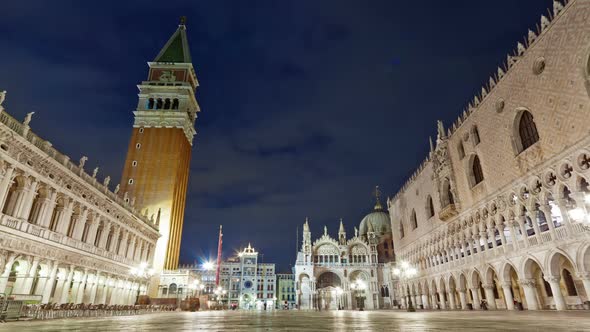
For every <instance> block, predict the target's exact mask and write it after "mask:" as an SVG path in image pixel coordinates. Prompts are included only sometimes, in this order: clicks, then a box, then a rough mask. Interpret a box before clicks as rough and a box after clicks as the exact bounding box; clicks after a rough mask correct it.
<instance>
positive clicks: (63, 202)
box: [0, 162, 155, 262]
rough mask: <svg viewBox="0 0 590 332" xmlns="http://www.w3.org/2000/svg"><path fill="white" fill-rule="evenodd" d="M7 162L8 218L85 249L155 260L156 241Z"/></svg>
mask: <svg viewBox="0 0 590 332" xmlns="http://www.w3.org/2000/svg"><path fill="white" fill-rule="evenodd" d="M3 164H4V165H3V167H4V174H3V175H0V206H1V207H2V209H0V211H2V215H4V216H5V218H11V219H16V220H18V221H22V222H26V223H29V224H31V225H35V226H37V227H39V229H40V230H44V231H45V232H53V233H57V234H59V235H60V236H66V237H68V238H70V239H73V240H75V241H77V242H80V243H83V244H84V245H85V246H84V247H85V248H86V247H87V246H91V248H92V247H95V248H98V249H102V250H104V251H105V252H109V253H112V254H114V255H117V256H118V257H119V259H127V260H129V261H135V262H150V261H151V260H152V257H153V253H154V248H155V240H150V239H148V238H147V237H145V236H144V235H142V234H141V233H140V232H138V231H137V230H135V229H132V228H130V227H128V226H127V225H126V224H125V223H123V222H121V221H119V220H117V219H116V218H110V217H107V216H106V215H105V214H104V213H101V211H99V210H97V209H96V207H94V206H93V205H91V204H90V202H87V201H85V200H80V199H79V198H77V197H73V196H70V195H69V194H67V192H68V190H65V189H67V188H62V189H61V190H58V189H55V188H53V187H52V186H51V185H50V184H49V182H48V183H43V182H41V181H40V180H39V179H37V178H35V177H33V176H32V175H27V174H26V173H25V172H24V171H21V170H18V169H16V168H15V167H14V166H13V165H11V164H8V163H5V162H4V163H3ZM113 208H114V207H113ZM117 218H118V217H117ZM60 238H61V237H60ZM99 252H101V251H99Z"/></svg>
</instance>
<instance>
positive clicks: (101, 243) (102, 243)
mask: <svg viewBox="0 0 590 332" xmlns="http://www.w3.org/2000/svg"><path fill="white" fill-rule="evenodd" d="M110 231H111V222H109V221H107V222H105V223H104V227H103V228H102V234H101V235H100V241H99V242H98V247H99V248H103V249H107V250H108V248H106V244H107V237H108V236H109V232H110Z"/></svg>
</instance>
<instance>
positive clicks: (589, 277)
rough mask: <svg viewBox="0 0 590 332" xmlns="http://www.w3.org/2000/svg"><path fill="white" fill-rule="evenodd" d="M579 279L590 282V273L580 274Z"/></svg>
mask: <svg viewBox="0 0 590 332" xmlns="http://www.w3.org/2000/svg"><path fill="white" fill-rule="evenodd" d="M577 277H578V278H580V279H582V280H590V272H580V273H578V274H577Z"/></svg>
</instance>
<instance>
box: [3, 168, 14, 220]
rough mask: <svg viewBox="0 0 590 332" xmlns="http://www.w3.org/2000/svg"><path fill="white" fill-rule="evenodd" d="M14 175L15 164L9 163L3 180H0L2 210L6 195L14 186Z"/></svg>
mask: <svg viewBox="0 0 590 332" xmlns="http://www.w3.org/2000/svg"><path fill="white" fill-rule="evenodd" d="M13 175H14V166H12V165H8V167H7V168H6V173H4V176H3V177H2V181H0V210H1V209H2V208H4V204H5V202H6V197H7V196H8V190H9V189H10V186H12V176H13Z"/></svg>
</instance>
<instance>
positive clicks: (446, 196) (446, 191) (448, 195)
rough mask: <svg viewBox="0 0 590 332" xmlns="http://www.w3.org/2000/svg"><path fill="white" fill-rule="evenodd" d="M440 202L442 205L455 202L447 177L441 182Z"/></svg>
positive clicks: (445, 205)
mask: <svg viewBox="0 0 590 332" xmlns="http://www.w3.org/2000/svg"><path fill="white" fill-rule="evenodd" d="M442 203H443V207H447V206H449V205H451V204H455V198H454V197H453V192H452V191H451V182H450V181H449V179H445V180H444V182H443V187H442Z"/></svg>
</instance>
